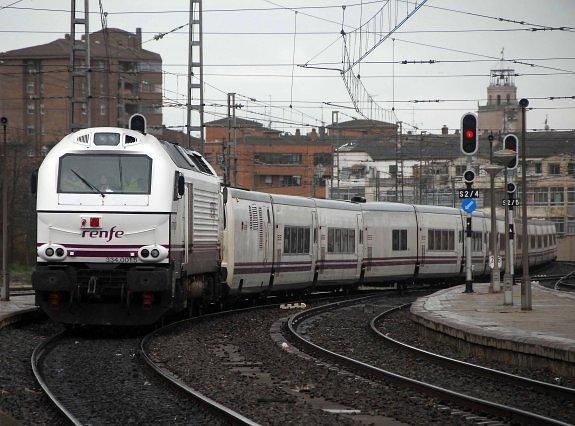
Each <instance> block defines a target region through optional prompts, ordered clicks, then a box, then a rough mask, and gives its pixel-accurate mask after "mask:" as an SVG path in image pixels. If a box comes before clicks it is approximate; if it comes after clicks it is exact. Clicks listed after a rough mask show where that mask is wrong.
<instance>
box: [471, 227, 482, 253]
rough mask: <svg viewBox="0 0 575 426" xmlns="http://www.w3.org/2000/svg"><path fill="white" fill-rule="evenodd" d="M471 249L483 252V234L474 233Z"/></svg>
mask: <svg viewBox="0 0 575 426" xmlns="http://www.w3.org/2000/svg"><path fill="white" fill-rule="evenodd" d="M471 241H472V245H471V247H472V248H471V249H472V250H473V251H483V236H482V234H481V232H476V231H474V232H473V233H472V235H471Z"/></svg>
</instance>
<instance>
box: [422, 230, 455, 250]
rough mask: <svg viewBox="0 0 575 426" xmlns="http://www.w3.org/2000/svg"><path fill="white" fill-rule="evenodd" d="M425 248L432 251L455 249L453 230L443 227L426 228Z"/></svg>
mask: <svg viewBox="0 0 575 426" xmlns="http://www.w3.org/2000/svg"><path fill="white" fill-rule="evenodd" d="M427 248H428V250H433V251H453V250H455V231H453V230H445V229H428V230H427Z"/></svg>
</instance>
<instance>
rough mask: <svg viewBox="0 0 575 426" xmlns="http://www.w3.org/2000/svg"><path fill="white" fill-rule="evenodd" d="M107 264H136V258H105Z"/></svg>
mask: <svg viewBox="0 0 575 426" xmlns="http://www.w3.org/2000/svg"><path fill="white" fill-rule="evenodd" d="M106 262H108V263H138V258H137V257H107V258H106Z"/></svg>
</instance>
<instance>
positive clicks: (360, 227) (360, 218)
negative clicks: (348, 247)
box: [355, 213, 366, 278]
mask: <svg viewBox="0 0 575 426" xmlns="http://www.w3.org/2000/svg"><path fill="white" fill-rule="evenodd" d="M355 217H356V229H357V231H356V232H357V251H356V253H357V276H358V277H360V276H361V275H360V274H361V273H362V271H361V268H362V264H363V257H364V253H363V246H364V244H363V239H364V238H365V237H366V236H365V235H364V232H363V215H362V214H361V213H358V214H356V216H355ZM362 278H363V277H362Z"/></svg>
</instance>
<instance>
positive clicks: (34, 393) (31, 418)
mask: <svg viewBox="0 0 575 426" xmlns="http://www.w3.org/2000/svg"><path fill="white" fill-rule="evenodd" d="M60 331H62V328H61V327H60V326H59V325H56V324H54V323H52V322H51V321H47V320H45V321H38V322H33V323H25V324H13V325H10V326H7V327H5V328H2V329H1V330H0V348H2V354H1V356H0V411H2V412H4V413H6V414H8V415H9V416H11V417H13V418H14V419H16V420H18V421H20V422H22V423H23V424H61V423H62V422H64V418H63V417H61V416H60V414H59V412H58V411H57V410H56V409H55V408H54V406H53V405H52V403H51V401H50V400H49V399H48V398H47V397H46V395H44V392H43V391H42V388H41V387H40V385H38V383H37V382H36V379H35V377H34V374H33V373H32V368H31V367H30V357H31V356H32V352H33V351H34V348H35V347H36V346H38V345H39V344H40V343H41V342H42V340H44V339H45V338H46V337H48V336H52V335H54V334H56V333H58V332H60Z"/></svg>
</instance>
